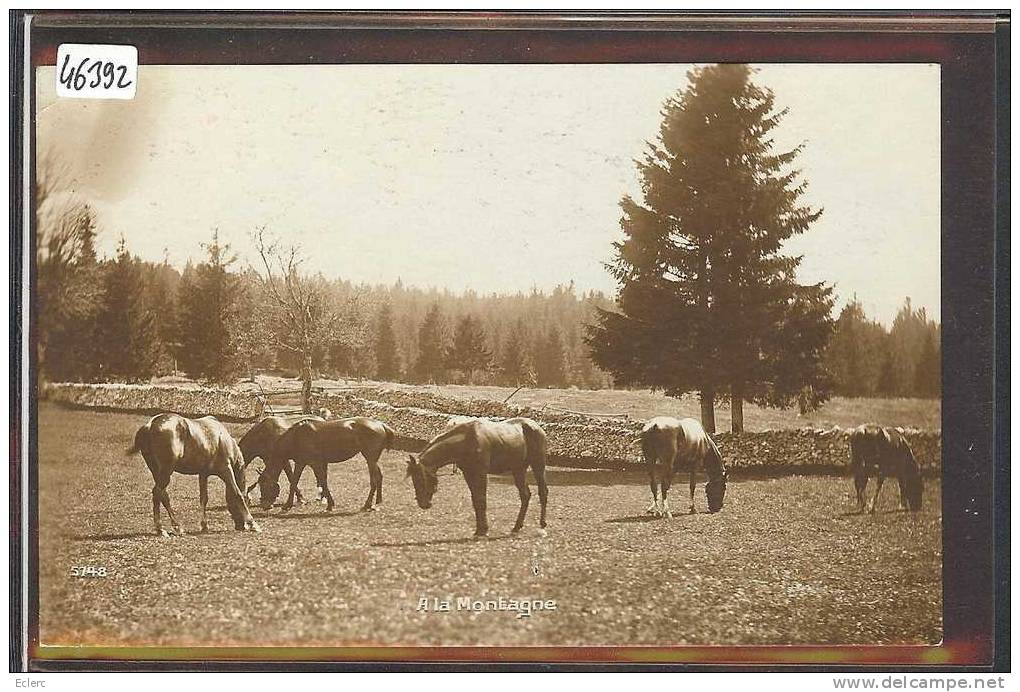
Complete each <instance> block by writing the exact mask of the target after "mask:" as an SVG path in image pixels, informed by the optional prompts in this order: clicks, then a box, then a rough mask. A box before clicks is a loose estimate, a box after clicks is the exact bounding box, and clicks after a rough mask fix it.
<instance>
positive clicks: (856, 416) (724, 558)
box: [27, 41, 990, 663]
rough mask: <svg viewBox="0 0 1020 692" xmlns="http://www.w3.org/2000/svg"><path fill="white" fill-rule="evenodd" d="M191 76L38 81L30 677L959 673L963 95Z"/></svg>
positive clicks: (551, 66)
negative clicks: (848, 658) (76, 671)
mask: <svg viewBox="0 0 1020 692" xmlns="http://www.w3.org/2000/svg"><path fill="white" fill-rule="evenodd" d="M67 43H68V44H71V43H73V42H71V41H68V42H67ZM109 43H117V41H109ZM75 48H76V46H74V45H70V46H69V47H68V48H66V51H73V50H74V49H75ZM60 50H61V51H65V47H64V46H61V48H60ZM144 50H145V46H144V44H142V43H141V42H140V43H139V51H140V52H142V53H143V52H144ZM160 50H163V51H164V52H163V53H160V58H159V59H158V60H154V59H152V58H149V59H148V60H144V59H143V60H139V58H137V57H136V58H135V60H138V62H139V64H138V65H136V66H135V67H134V68H133V69H134V70H135V71H134V72H132V71H131V69H132V68H131V67H130V66H127V67H125V69H124V70H123V72H121V73H119V74H120V77H119V79H121V80H122V81H121V83H120V85H118V82H117V79H118V76H117V75H118V72H117V68H116V67H114V66H113V63H112V62H111V63H108V64H109V65H110V66H111V69H110V70H106V71H104V68H103V67H102V66H100V67H97V68H96V69H95V70H94V71H91V72H89V71H88V70H89V68H88V67H87V65H88V64H89V63H88V62H87V59H86V58H82V59H81V61H78V58H77V57H76V56H77V55H78V54H75V53H73V52H59V51H58V52H56V53H55V55H54V56H53V57H51V58H50V59H48V60H47V61H43V62H39V63H37V64H36V65H35V66H34V67H33V68H32V69H33V72H32V74H31V77H32V84H33V91H32V94H31V106H30V107H31V113H32V115H33V119H32V122H31V138H32V168H31V176H32V179H31V187H30V189H31V197H30V199H29V200H27V203H28V204H29V208H30V212H29V214H30V217H31V224H32V237H31V241H30V243H29V245H28V246H27V247H30V248H31V256H30V257H31V263H32V276H33V285H32V293H31V304H32V310H33V314H34V318H33V320H34V321H33V325H32V332H31V339H32V340H31V342H30V347H29V349H30V351H31V355H30V358H31V359H32V362H33V369H32V371H31V380H30V382H31V389H32V391H33V397H34V401H35V402H36V403H35V407H36V408H35V409H34V414H33V415H34V425H35V428H34V435H35V436H34V442H33V444H35V445H37V447H36V448H35V449H36V452H35V454H36V456H35V459H36V463H35V467H34V473H35V476H34V480H33V482H34V484H35V485H34V487H35V491H34V492H35V493H36V495H35V496H34V499H33V502H35V503H37V504H36V505H35V507H36V510H35V511H36V512H37V514H36V515H35V520H36V521H37V524H36V528H35V530H36V532H37V533H36V534H35V535H36V537H37V548H36V550H37V552H36V553H35V555H36V560H37V568H36V569H37V577H36V578H37V582H35V584H34V586H33V587H32V588H34V589H35V594H36V597H37V609H38V610H37V620H36V631H35V633H34V634H35V636H36V637H37V640H36V642H35V644H36V650H35V656H38V657H39V658H42V659H46V658H54V659H61V658H83V659H88V658H92V657H104V656H105V657H113V658H118V657H119V654H117V652H121V653H122V654H124V655H126V656H127V657H128V658H139V657H141V658H148V657H150V656H154V657H155V658H160V657H161V656H160V654H158V653H153V652H158V651H160V650H169V649H173V650H178V651H182V652H185V654H180V655H182V656H185V657H187V658H192V657H196V656H197V657H201V656H202V654H200V653H199V654H196V653H195V652H199V651H201V650H203V649H209V650H211V649H216V650H235V651H237V652H238V654H237V655H238V656H239V657H240V658H241V659H244V658H246V657H248V658H252V659H257V658H259V656H258V655H257V654H244V653H243V652H245V651H253V650H259V649H266V650H269V649H272V650H273V651H274V652H276V653H274V654H272V655H273V657H275V658H277V659H280V660H283V659H287V658H289V657H290V656H289V654H288V653H287V652H288V651H291V652H292V653H293V654H294V656H295V657H298V658H300V657H301V656H302V654H300V651H302V650H308V649H315V648H320V649H322V650H323V651H326V650H338V651H340V650H344V649H357V650H361V651H363V652H365V651H377V650H383V649H387V648H391V647H426V648H428V647H439V648H442V649H448V650H451V651H454V652H455V651H456V650H457V649H458V648H461V649H463V650H464V651H476V652H477V651H482V652H483V653H475V654H471V655H470V656H469V658H472V660H484V659H485V658H486V655H485V654H484V648H487V647H495V648H502V647H523V648H536V647H542V648H543V650H546V649H548V651H547V653H546V654H545V655H546V656H547V660H556V659H557V658H558V656H557V654H556V652H555V649H556V648H558V647H564V648H574V649H577V648H580V647H585V648H592V649H599V648H601V649H603V650H604V651H606V652H611V651H615V650H625V649H627V648H631V647H632V648H633V651H634V652H639V651H642V650H646V651H649V652H655V651H659V650H662V651H666V650H670V649H672V648H674V647H677V650H678V651H683V647H702V648H701V649H698V650H700V651H703V652H704V651H706V650H705V649H704V647H721V648H719V649H718V651H720V652H722V653H719V654H718V655H717V654H708V655H709V656H710V660H716V661H724V662H728V661H729V659H727V658H726V655H725V652H726V651H737V650H739V648H740V647H777V646H779V647H782V646H784V645H794V646H795V647H893V649H894V650H897V651H913V652H915V653H913V654H911V656H912V657H913V658H910V660H919V661H927V662H929V663H939V662H950V661H951V660H953V656H952V655H950V654H946V655H945V656H942V657H940V652H941V651H944V649H942V648H940V647H941V646H942V645H943V643H944V641H945V638H946V635H947V629H946V624H945V617H946V616H945V609H946V603H945V600H946V599H947V598H949V596H947V595H946V594H947V593H948V592H947V591H946V580H947V579H952V578H953V576H952V573H953V572H954V571H955V570H958V569H960V565H958V564H953V563H952V562H950V561H946V560H944V552H943V544H944V541H948V540H950V539H949V538H948V537H947V536H948V535H949V534H946V533H945V532H944V529H943V514H944V512H945V513H946V514H951V513H956V512H958V511H959V510H960V509H962V508H958V507H952V506H949V505H945V506H944V497H948V495H945V494H944V492H943V486H942V478H943V436H942V428H943V386H944V382H947V381H948V380H945V379H944V377H943V369H944V368H951V367H953V365H952V363H950V362H948V361H947V362H944V359H943V335H942V320H943V309H944V302H943V296H944V289H945V286H944V281H945V279H944V275H943V266H944V261H945V257H944V255H943V253H944V252H945V249H944V248H945V247H946V246H945V245H944V243H943V218H944V214H945V211H946V210H945V209H944V204H945V201H944V197H943V193H944V184H945V183H944V175H943V174H944V172H945V171H944V159H943V147H944V145H945V135H944V132H943V127H944V125H943V115H944V111H943V108H944V102H945V100H946V94H945V93H944V89H945V86H944V78H943V69H944V68H943V66H942V65H940V64H939V62H937V61H932V60H928V61H919V60H903V61H890V60H882V61H873V62H865V61H855V62H833V61H825V60H791V61H775V60H773V61H764V60H763V61H750V60H732V61H719V60H718V59H709V60H691V61H685V62H676V61H667V60H663V61H658V62H653V61H638V62H628V61H625V60H620V61H610V62H606V61H601V62H594V63H593V62H586V61H577V62H571V61H566V60H561V61H556V62H551V61H545V62H536V63H531V64H522V63H520V62H505V63H500V62H497V61H490V62H478V61H469V62H458V61H456V60H439V61H434V62H417V63H416V62H413V61H408V62H400V63H385V62H372V61H367V60H355V61H351V62H348V63H345V64H264V63H263V64H260V61H258V60H255V61H252V62H251V63H249V64H240V63H238V64H201V62H200V61H198V62H196V60H197V58H194V57H190V58H188V59H187V60H183V61H180V62H177V63H175V62H174V61H173V60H167V59H165V58H166V55H165V48H161V49H160ZM311 50H312V49H311V48H310V49H309V51H311ZM140 55H141V53H140ZM706 55H714V54H712V53H708V52H706ZM142 57H144V56H142ZM118 59H120V58H118ZM125 59H126V58H125ZM110 60H111V61H112V60H113V59H112V58H111V59H110ZM76 61H77V62H76ZM96 64H100V63H96ZM76 76H83V78H82V80H79V82H78V83H77V86H76V82H75V78H76ZM93 77H94V78H95V81H94V82H93V83H92V84H90V85H89V86H90V88H91V86H95V87H96V88H97V89H104V88H109V89H117V88H118V86H124V87H125V88H126V87H127V86H128V83H129V82H130V89H131V90H130V95H128V92H127V91H125V92H124V93H122V94H120V95H116V96H107V97H103V98H98V97H89V96H87V95H86V93H85V92H84V91H82V87H81V84H84V83H85V80H90V79H92V78H93ZM107 77H108V81H107V82H106V83H104V79H106V78H107ZM75 89H77V90H79V91H82V93H78V94H74V93H72V94H70V95H68V91H69V90H70V91H72V92H73V91H74V90H75ZM947 319H948V318H947ZM950 424H951V423H947V425H950ZM956 444H957V445H959V441H957V442H956ZM946 463H947V464H948V463H949V460H948V458H947V460H946ZM988 464H989V468H990V461H988ZM947 482H948V481H947ZM955 535H957V537H958V534H955ZM656 647H658V648H656ZM791 650H793V651H795V650H796V648H794V649H791ZM819 650H821V649H819ZM876 650H877V649H876ZM777 651H778V653H776V657H777V658H776V660H781V657H782V656H783V654H782V653H781V652H782V649H781V648H780V649H778V650H777ZM926 651H927V652H931V655H930V656H929V657H928V658H927V659H925V658H921V659H918V657H919V656H921V657H923V656H925V655H928V654H925V653H924V652H926ZM125 652H126V653H125ZM187 652H190V653H187ZM281 652H282V653H281ZM918 652H920V653H918ZM325 655H326V657H327V658H328V654H325ZM380 655H381V656H383V657H385V656H386V655H384V654H380ZM465 655H466V654H465ZM596 655H597V654H596ZM607 655H610V654H607ZM623 655H624V656H627V655H628V654H623ZM634 655H635V656H637V655H638V654H636V653H635V654H634ZM176 656H177V655H173V654H171V655H170V658H174V657H176ZM364 656H365V657H367V658H371V657H372V655H370V654H364ZM456 656H457V654H456V653H452V654H449V657H450V659H451V660H453V659H455V658H456ZM664 656H665V655H664ZM713 656H714V658H712V657H713ZM630 660H642V659H640V658H632V659H630ZM643 660H646V661H655V660H659V661H667V660H675V659H669V658H668V657H664V658H655V655H654V653H649V654H648V656H647V657H646V658H645V659H643ZM733 660H739V657H735V658H734V659H733ZM791 660H792V659H791ZM832 660H833V661H836V660H838V659H832ZM819 661H820V662H824V661H822V660H821V659H819Z"/></svg>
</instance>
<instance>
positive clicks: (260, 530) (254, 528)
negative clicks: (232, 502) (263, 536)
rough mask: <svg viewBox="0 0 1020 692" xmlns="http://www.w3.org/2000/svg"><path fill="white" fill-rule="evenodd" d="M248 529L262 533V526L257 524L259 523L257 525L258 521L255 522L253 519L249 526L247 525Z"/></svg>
mask: <svg viewBox="0 0 1020 692" xmlns="http://www.w3.org/2000/svg"><path fill="white" fill-rule="evenodd" d="M248 529H249V530H250V531H251V532H252V533H262V527H261V526H259V525H258V523H257V522H254V521H253V522H252V523H251V526H249V527H248Z"/></svg>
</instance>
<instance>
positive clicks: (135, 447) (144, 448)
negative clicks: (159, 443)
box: [124, 423, 149, 457]
mask: <svg viewBox="0 0 1020 692" xmlns="http://www.w3.org/2000/svg"><path fill="white" fill-rule="evenodd" d="M148 449H149V425H148V423H146V424H145V425H143V426H142V427H140V428H138V431H137V432H136V433H135V441H134V443H133V444H132V445H131V446H130V447H128V448H127V449H126V450H124V455H125V456H131V455H132V454H141V455H142V456H143V457H144V456H146V453H147V452H148Z"/></svg>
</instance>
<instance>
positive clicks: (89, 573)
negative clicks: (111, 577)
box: [71, 565, 106, 577]
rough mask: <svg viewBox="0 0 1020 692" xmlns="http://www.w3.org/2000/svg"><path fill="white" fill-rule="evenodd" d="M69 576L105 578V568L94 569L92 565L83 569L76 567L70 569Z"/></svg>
mask: <svg viewBox="0 0 1020 692" xmlns="http://www.w3.org/2000/svg"><path fill="white" fill-rule="evenodd" d="M71 576H72V577H105V576H106V568H105V567H95V566H92V565H89V566H85V567H77V566H75V567H72V568H71Z"/></svg>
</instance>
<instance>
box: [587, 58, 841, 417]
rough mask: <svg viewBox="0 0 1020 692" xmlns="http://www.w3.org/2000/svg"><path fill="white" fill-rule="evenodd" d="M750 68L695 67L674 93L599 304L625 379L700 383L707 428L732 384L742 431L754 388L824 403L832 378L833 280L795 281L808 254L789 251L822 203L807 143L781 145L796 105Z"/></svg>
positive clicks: (667, 385) (603, 339) (602, 334)
mask: <svg viewBox="0 0 1020 692" xmlns="http://www.w3.org/2000/svg"><path fill="white" fill-rule="evenodd" d="M751 75H752V70H751V68H750V67H748V66H747V65H737V64H728V65H714V66H709V67H703V68H696V69H694V70H692V71H691V72H690V73H689V75H688V76H689V80H690V84H689V86H688V87H687V88H686V89H685V90H683V91H682V92H680V93H678V94H677V95H676V96H674V97H672V98H670V99H669V100H668V101H667V102H666V104H665V107H664V109H663V122H662V127H661V129H660V132H659V136H658V138H657V140H656V141H655V142H654V143H650V144H649V150H648V151H647V153H646V155H645V157H644V160H643V161H642V162H640V163H639V164H638V168H639V171H640V174H641V177H642V192H643V197H644V199H643V200H641V201H636V200H634V199H631V198H630V197H629V196H628V197H624V198H623V201H622V202H621V207H622V209H623V218H622V220H621V226H622V228H623V231H624V234H625V239H624V240H622V241H620V242H618V243H616V245H615V248H616V254H615V257H614V259H613V261H612V263H611V264H610V265H609V266H610V270H611V272H612V273H613V275H614V277H615V278H616V279H617V281H618V282H619V284H620V288H619V295H618V306H619V309H618V310H600V311H599V320H598V323H597V324H596V325H595V326H594V327H593V328H592V329H591V330H590V332H589V343H590V344H591V347H592V353H593V357H594V358H595V361H596V362H597V363H598V364H599V365H601V366H602V367H604V368H606V369H607V370H609V371H610V372H611V373H612V374H613V375H614V377H615V379H616V381H617V382H619V383H622V384H633V385H645V386H652V387H656V388H662V389H664V390H665V392H666V393H667V394H668V395H670V396H680V395H682V394H684V393H686V392H690V391H697V392H699V393H700V396H701V410H702V422H703V423H704V425H705V427H706V428H707V429H708V430H710V431H714V430H715V414H714V404H715V400H716V398H717V396H721V397H724V398H725V397H727V396H728V397H729V398H730V401H731V403H732V414H733V415H732V420H733V429H734V430H735V431H740V430H742V429H743V402H744V401H745V400H749V401H754V402H756V403H759V404H762V405H768V406H789V405H791V404H792V403H793V402H794V401H795V400H796V399H797V398H798V397H799V396H800V395H801V394H802V392H803V391H804V390H805V389H806V388H810V389H811V391H812V392H813V394H812V397H811V401H810V403H811V404H812V405H817V404H818V403H819V402H820V401H822V400H824V398H825V396H826V393H827V385H828V382H827V378H826V376H825V371H824V368H823V366H822V353H823V350H824V348H825V346H826V344H827V342H828V339H829V336H830V334H831V332H832V320H831V317H830V314H829V313H830V310H831V307H832V298H831V293H832V289H831V288H829V287H827V286H825V285H823V284H817V285H800V284H798V283H796V277H795V272H796V269H797V266H798V265H799V263H800V258H799V257H793V256H787V255H783V254H782V253H781V249H782V244H783V242H784V241H785V240H787V239H788V238H790V237H791V236H792V235H794V234H798V233H802V232H804V231H806V230H807V229H808V228H809V226H810V225H811V223H812V222H814V221H815V220H816V219H817V218H818V217H819V216H820V214H821V211H820V210H815V209H811V208H809V207H806V206H803V205H801V204H799V202H798V200H799V198H800V197H801V195H802V194H803V192H804V189H805V183H802V182H799V181H798V174H797V171H795V170H790V165H791V164H792V163H793V161H794V159H795V158H796V156H797V154H798V153H799V151H800V147H796V148H794V149H792V150H790V151H776V150H775V147H774V144H773V139H772V137H773V134H772V131H773V130H774V129H775V128H776V127H777V126H778V124H779V123H780V121H781V120H782V117H783V115H784V114H785V112H786V111H785V110H780V111H776V110H775V99H774V96H773V94H772V92H771V91H769V90H768V89H763V88H761V87H758V86H756V85H755V84H754V83H753V82H752V81H751Z"/></svg>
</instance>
